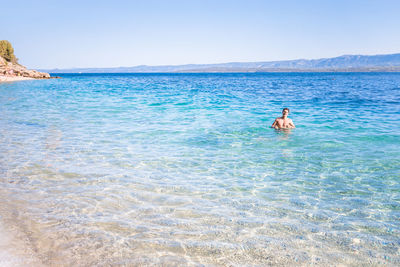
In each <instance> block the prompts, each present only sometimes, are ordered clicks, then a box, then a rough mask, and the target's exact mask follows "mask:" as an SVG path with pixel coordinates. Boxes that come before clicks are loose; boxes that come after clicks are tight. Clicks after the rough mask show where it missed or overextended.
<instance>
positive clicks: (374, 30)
mask: <svg viewBox="0 0 400 267" xmlns="http://www.w3.org/2000/svg"><path fill="white" fill-rule="evenodd" d="M0 25H1V27H0V40H2V39H5V40H9V41H10V42H11V43H12V44H13V46H14V49H15V54H16V56H17V57H18V58H19V59H20V63H21V64H23V65H25V66H27V67H29V68H71V67H119V66H136V65H169V64H170V65H177V64H191V63H196V64H203V63H204V64H209V63H224V62H253V61H271V60H284V59H298V58H306V59H311V58H324V57H335V56H340V55H343V54H366V55H372V54H389V53H400V1H399V0H353V1H352V0H346V1H344V0H343V1H342V0H280V1H278V0H275V1H272V0H271V1H268V0H264V1H262V0H240V1H239V0H237V1H236V0H163V1H162V0H142V1H134V0H132V1H124V0H96V1H85V0H80V1H76V0H68V1H64V0H46V1H45V0H35V1H33V0H29V1H26V0H18V1H7V0H0Z"/></svg>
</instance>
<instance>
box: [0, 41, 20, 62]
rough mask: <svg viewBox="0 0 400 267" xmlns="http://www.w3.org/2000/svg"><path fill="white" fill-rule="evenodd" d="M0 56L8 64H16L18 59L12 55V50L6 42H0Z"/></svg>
mask: <svg viewBox="0 0 400 267" xmlns="http://www.w3.org/2000/svg"><path fill="white" fill-rule="evenodd" d="M0 56H1V57H3V58H4V59H5V60H7V61H8V62H12V63H17V61H18V59H17V58H16V57H15V55H14V48H13V47H12V45H11V43H10V42H9V41H7V40H1V41H0Z"/></svg>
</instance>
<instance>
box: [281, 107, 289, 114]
mask: <svg viewBox="0 0 400 267" xmlns="http://www.w3.org/2000/svg"><path fill="white" fill-rule="evenodd" d="M289 112H290V111H289V109H288V108H284V109H283V110H282V115H283V116H287V115H289Z"/></svg>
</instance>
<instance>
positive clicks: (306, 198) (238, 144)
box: [0, 73, 400, 266]
mask: <svg viewBox="0 0 400 267" xmlns="http://www.w3.org/2000/svg"><path fill="white" fill-rule="evenodd" d="M399 103H400V74H398V73H365V74H360V73H342V74H340V73H339V74H338V73H336V74H333V73H300V74H298V73H286V74H285V73H273V74H98V75H95V74H86V75H85V74H63V75H62V79H54V80H39V81H23V82H15V83H3V84H0V185H1V186H0V188H1V189H0V199H1V200H0V201H1V202H0V207H1V209H0V216H1V217H0V218H1V219H2V220H3V223H4V224H5V225H6V226H7V227H8V228H9V229H13V230H14V231H15V232H17V233H19V235H20V236H21V237H22V238H25V240H27V241H26V246H30V247H31V248H33V251H35V253H36V254H37V257H38V258H39V259H40V260H41V261H42V262H43V263H44V264H45V265H105V266H108V265H126V266H131V265H153V264H155V265H158V264H164V265H173V266H174V265H189V266H191V265H199V264H204V265H235V266H243V265H266V264H276V265H293V264H301V265H310V264H317V265H332V264H339V265H340V264H344V265H360V264H367V265H389V266H391V265H393V266H394V265H399V264H400V256H399V255H400V254H399V253H400V252H399V247H400V168H399V166H400V104H399ZM283 107H288V108H290V110H291V114H290V115H289V117H290V118H292V119H293V121H294V123H295V124H296V127H297V128H296V129H294V130H292V131H290V132H283V131H277V130H274V129H271V128H269V126H270V125H271V124H272V122H273V121H274V119H275V118H276V117H278V116H280V114H281V110H282V108H283ZM21 249H22V248H21Z"/></svg>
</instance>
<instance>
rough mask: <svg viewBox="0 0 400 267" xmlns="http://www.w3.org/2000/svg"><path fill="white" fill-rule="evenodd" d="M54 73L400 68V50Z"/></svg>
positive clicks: (371, 69)
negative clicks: (306, 57)
mask: <svg viewBox="0 0 400 267" xmlns="http://www.w3.org/2000/svg"><path fill="white" fill-rule="evenodd" d="M42 71H45V72H50V73H180V72H186V73H188V72H194V73H201V72H307V71H313V72H314V71H315V72H351V71H355V72H374V71H386V72H400V53H399V54H389V55H374V56H364V55H344V56H340V57H334V58H321V59H310V60H307V59H296V60H282V61H267V62H231V63H220V64H187V65H165V66H146V65H141V66H135V67H118V68H73V69H50V70H49V69H47V70H42Z"/></svg>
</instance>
